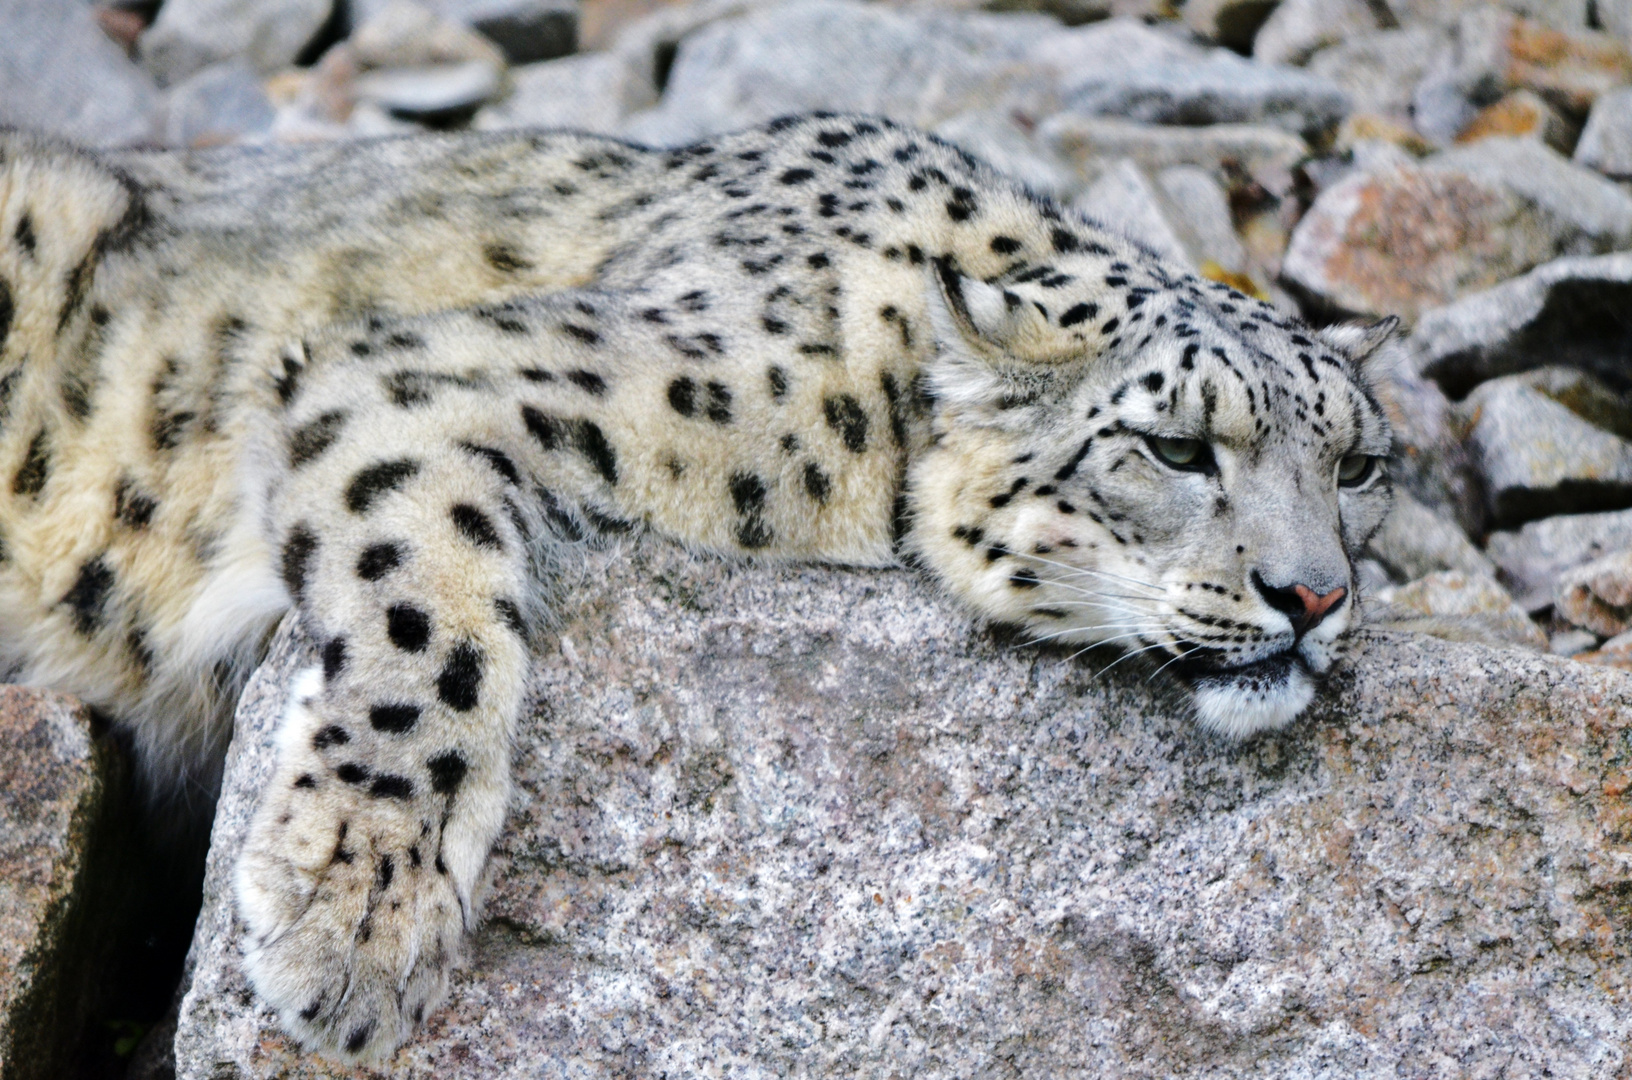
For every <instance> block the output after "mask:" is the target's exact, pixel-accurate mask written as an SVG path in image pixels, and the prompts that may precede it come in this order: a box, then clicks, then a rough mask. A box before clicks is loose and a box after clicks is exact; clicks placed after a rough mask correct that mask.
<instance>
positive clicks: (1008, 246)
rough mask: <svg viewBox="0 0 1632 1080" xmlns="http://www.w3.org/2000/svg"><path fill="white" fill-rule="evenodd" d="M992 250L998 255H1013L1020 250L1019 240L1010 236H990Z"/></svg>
mask: <svg viewBox="0 0 1632 1080" xmlns="http://www.w3.org/2000/svg"><path fill="white" fill-rule="evenodd" d="M992 250H993V251H995V252H997V253H998V254H999V255H1013V254H1014V253H1015V252H1017V251H1019V250H1020V241H1018V240H1016V239H1015V238H1014V237H1012V236H994V237H992Z"/></svg>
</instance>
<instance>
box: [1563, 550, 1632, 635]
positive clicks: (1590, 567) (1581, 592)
mask: <svg viewBox="0 0 1632 1080" xmlns="http://www.w3.org/2000/svg"><path fill="white" fill-rule="evenodd" d="M1553 614H1554V615H1556V616H1557V617H1558V618H1560V619H1563V620H1564V621H1565V622H1568V623H1570V624H1572V625H1574V626H1582V627H1585V628H1586V629H1588V630H1591V631H1592V632H1593V633H1595V634H1598V635H1599V636H1601V637H1615V636H1617V635H1619V634H1624V633H1626V632H1627V631H1628V630H1629V629H1632V549H1628V550H1626V551H1617V552H1613V553H1611V554H1609V555H1603V556H1600V557H1599V558H1596V559H1594V560H1592V561H1591V562H1589V563H1585V564H1583V565H1581V566H1575V567H1571V568H1570V569H1568V570H1566V571H1564V572H1563V573H1562V574H1560V575H1559V578H1558V583H1557V584H1556V585H1554V586H1553Z"/></svg>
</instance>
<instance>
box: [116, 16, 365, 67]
mask: <svg viewBox="0 0 1632 1080" xmlns="http://www.w3.org/2000/svg"><path fill="white" fill-rule="evenodd" d="M333 6H334V0H165V3H164V5H163V6H162V7H160V8H159V17H158V18H157V19H155V20H154V22H153V25H152V26H150V27H148V29H147V32H146V33H144V34H143V35H142V36H141V39H140V41H139V43H138V47H139V50H140V53H141V59H142V66H143V67H145V68H147V70H148V71H149V72H150V73H151V74H152V75H153V78H154V79H155V80H157V82H158V84H159V85H160V86H172V85H174V84H176V83H179V82H180V81H181V80H182V79H185V78H186V77H187V76H189V75H191V74H193V73H194V72H195V71H198V70H200V69H201V68H205V67H208V66H209V65H211V64H214V63H218V62H220V61H222V60H232V59H239V60H242V61H243V62H244V63H246V64H248V65H250V66H251V67H252V68H254V69H255V70H256V71H259V72H263V73H266V72H272V71H276V70H277V69H279V68H281V67H285V66H287V65H288V64H290V63H292V62H293V61H294V59H295V57H297V56H299V55H300V52H301V50H302V49H304V48H305V47H306V45H307V43H308V42H310V41H311V40H312V39H313V38H315V37H316V36H317V34H318V31H320V30H321V29H323V24H324V23H326V22H327V21H328V19H329V15H330V13H331V11H332V10H333Z"/></svg>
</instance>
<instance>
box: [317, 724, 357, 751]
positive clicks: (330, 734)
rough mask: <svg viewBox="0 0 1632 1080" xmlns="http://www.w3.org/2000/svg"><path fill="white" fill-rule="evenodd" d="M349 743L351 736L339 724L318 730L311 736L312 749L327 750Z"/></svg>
mask: <svg viewBox="0 0 1632 1080" xmlns="http://www.w3.org/2000/svg"><path fill="white" fill-rule="evenodd" d="M350 741H351V736H350V735H349V734H347V732H346V729H345V728H343V727H341V726H340V725H339V724H330V725H328V726H327V727H324V728H319V729H318V732H317V734H316V735H313V736H312V749H313V750H327V749H328V748H329V747H331V746H344V745H346V744H347V743H349V742H350Z"/></svg>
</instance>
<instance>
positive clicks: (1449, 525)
mask: <svg viewBox="0 0 1632 1080" xmlns="http://www.w3.org/2000/svg"><path fill="white" fill-rule="evenodd" d="M1366 553H1367V554H1368V555H1370V556H1372V557H1373V558H1375V559H1376V560H1377V561H1378V562H1380V563H1382V564H1383V565H1384V566H1385V567H1386V568H1387V569H1388V571H1389V573H1390V574H1391V575H1392V576H1394V577H1395V578H1397V579H1398V580H1400V581H1414V580H1416V579H1418V578H1422V577H1425V576H1427V575H1429V574H1434V573H1438V572H1440V571H1442V570H1455V571H1458V572H1460V573H1463V574H1466V575H1468V576H1469V577H1488V578H1491V579H1492V580H1494V579H1495V577H1496V566H1495V564H1494V563H1492V562H1491V561H1490V560H1489V559H1488V558H1486V557H1485V553H1484V552H1482V551H1480V550H1479V549H1478V548H1476V547H1474V546H1473V541H1471V540H1469V539H1468V535H1467V533H1465V532H1463V531H1462V530H1461V529H1460V528H1459V527H1458V526H1457V524H1456V522H1454V521H1452V520H1450V519H1449V518H1447V517H1445V516H1443V515H1441V514H1438V513H1435V512H1434V511H1433V510H1430V509H1429V508H1428V507H1426V506H1424V505H1423V504H1422V503H1420V502H1418V501H1417V500H1416V499H1415V498H1413V497H1412V496H1411V493H1410V492H1409V491H1403V490H1400V489H1399V488H1396V489H1395V491H1394V505H1393V506H1392V507H1391V508H1390V509H1389V512H1388V517H1386V518H1384V519H1383V526H1382V528H1380V529H1378V530H1377V534H1376V535H1375V536H1373V537H1372V538H1371V540H1370V542H1369V543H1368V544H1367V545H1366Z"/></svg>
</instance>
